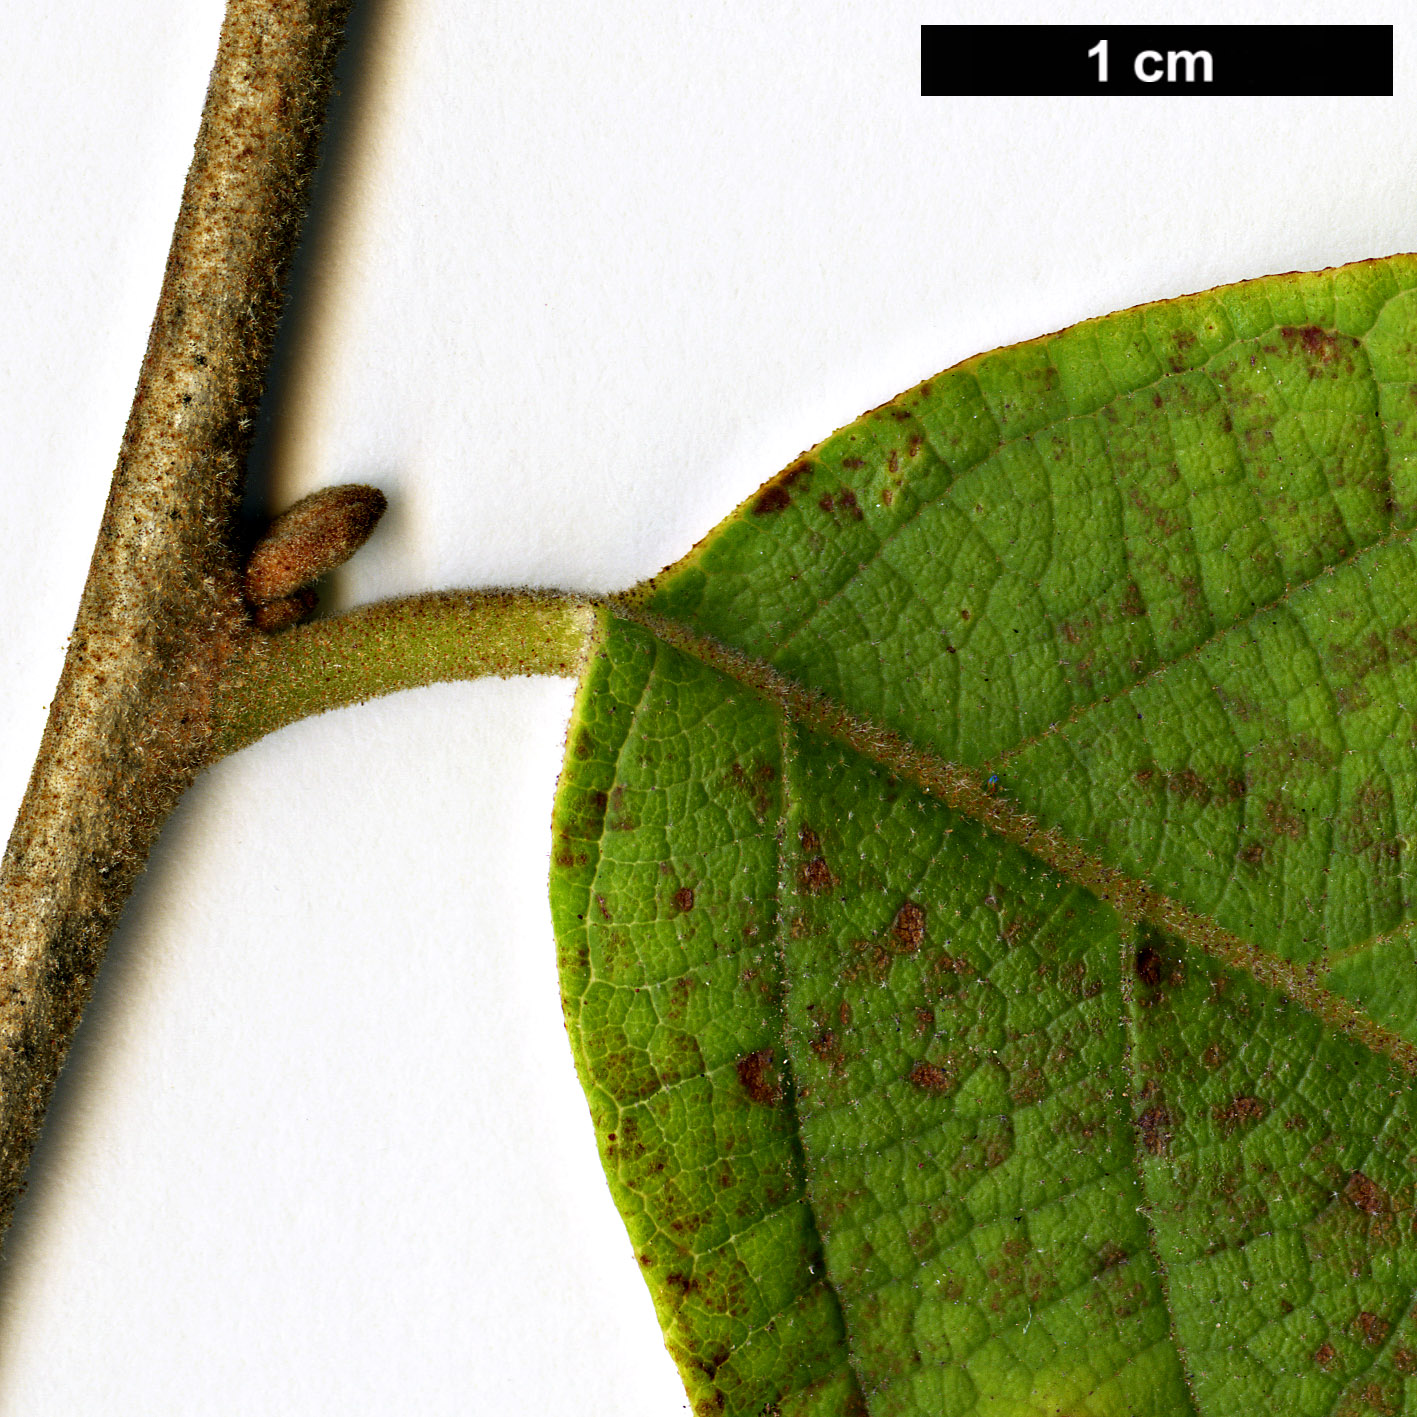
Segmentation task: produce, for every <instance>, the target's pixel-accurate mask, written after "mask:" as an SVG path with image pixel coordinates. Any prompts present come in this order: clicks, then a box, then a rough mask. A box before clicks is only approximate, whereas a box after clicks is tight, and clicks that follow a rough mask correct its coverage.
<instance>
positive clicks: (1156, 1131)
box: [1136, 1106, 1172, 1156]
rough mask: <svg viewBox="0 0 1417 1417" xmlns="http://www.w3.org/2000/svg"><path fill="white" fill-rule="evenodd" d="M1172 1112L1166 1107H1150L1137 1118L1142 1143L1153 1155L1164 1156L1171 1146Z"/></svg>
mask: <svg viewBox="0 0 1417 1417" xmlns="http://www.w3.org/2000/svg"><path fill="white" fill-rule="evenodd" d="M1171 1125H1172V1123H1171V1114H1170V1112H1168V1111H1167V1110H1166V1108H1165V1107H1161V1106H1157V1107H1148V1108H1147V1109H1146V1111H1145V1112H1143V1113H1142V1114H1141V1116H1140V1117H1138V1118H1137V1122H1136V1126H1137V1132H1138V1133H1139V1134H1140V1136H1141V1144H1142V1145H1143V1146H1144V1147H1145V1148H1146V1149H1147V1150H1148V1151H1149V1152H1150V1153H1151V1154H1152V1155H1153V1156H1162V1155H1164V1154H1165V1153H1166V1151H1168V1150H1169V1149H1170V1146H1171Z"/></svg>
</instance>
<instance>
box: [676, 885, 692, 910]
mask: <svg viewBox="0 0 1417 1417" xmlns="http://www.w3.org/2000/svg"><path fill="white" fill-rule="evenodd" d="M674 904H675V905H676V906H678V907H679V909H680V910H681V911H683V912H685V913H686V914H687V913H688V912H689V911H690V910H692V909H693V908H694V892H693V888H692V887H690V886H680V887H679V889H678V890H677V891H675V892H674Z"/></svg>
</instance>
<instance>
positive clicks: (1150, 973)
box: [1132, 945, 1162, 989]
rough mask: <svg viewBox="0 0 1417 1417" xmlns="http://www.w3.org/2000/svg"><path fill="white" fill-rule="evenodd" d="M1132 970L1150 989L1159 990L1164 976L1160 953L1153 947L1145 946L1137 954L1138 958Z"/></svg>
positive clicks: (1133, 962)
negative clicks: (1162, 975)
mask: <svg viewBox="0 0 1417 1417" xmlns="http://www.w3.org/2000/svg"><path fill="white" fill-rule="evenodd" d="M1132 969H1133V970H1134V971H1135V973H1136V976H1137V978H1138V979H1140V980H1141V982H1142V983H1143V984H1145V985H1146V987H1147V988H1148V989H1155V988H1158V987H1159V986H1160V984H1161V974H1162V959H1161V954H1160V951H1158V950H1157V949H1155V948H1154V947H1153V946H1151V945H1143V946H1142V947H1141V949H1139V950H1138V951H1137V952H1136V957H1135V959H1134V960H1133V961H1132Z"/></svg>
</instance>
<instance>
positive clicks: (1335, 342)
mask: <svg viewBox="0 0 1417 1417" xmlns="http://www.w3.org/2000/svg"><path fill="white" fill-rule="evenodd" d="M1279 336H1280V338H1281V339H1282V340H1283V341H1284V342H1285V343H1286V344H1287V345H1289V346H1290V348H1293V347H1294V346H1296V345H1297V346H1299V347H1300V348H1301V349H1303V351H1304V353H1305V354H1308V355H1311V356H1314V357H1316V358H1317V359H1318V360H1319V362H1320V363H1322V364H1331V363H1332V362H1333V361H1334V359H1335V358H1336V357H1337V355H1338V351H1339V349H1340V348H1341V347H1342V344H1343V336H1342V335H1337V334H1330V333H1329V332H1328V331H1327V330H1325V329H1321V328H1320V327H1319V326H1318V325H1302V326H1297V327H1296V326H1294V325H1284V326H1283V327H1282V328H1281V329H1280V331H1279Z"/></svg>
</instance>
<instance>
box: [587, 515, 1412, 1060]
mask: <svg viewBox="0 0 1417 1417" xmlns="http://www.w3.org/2000/svg"><path fill="white" fill-rule="evenodd" d="M1414 530H1417V529H1414ZM1403 534H1404V535H1409V536H1410V535H1412V534H1413V531H1408V532H1406V533H1403ZM1390 539H1391V538H1389V540H1390ZM1382 544H1386V543H1377V544H1375V546H1374V547H1371V548H1369V550H1376V549H1377V547H1378V546H1379V545H1382ZM1354 559H1355V560H1356V559H1357V558H1354ZM1346 564H1352V562H1348V563H1346ZM604 604H605V607H606V609H607V610H608V611H609V612H610V613H612V614H615V615H617V616H619V617H620V618H622V619H625V620H628V621H630V622H631V623H633V624H636V625H639V626H641V627H642V628H643V629H645V630H648V631H649V632H650V633H651V634H652V635H654V636H655V637H656V638H657V639H659V640H661V641H663V642H664V643H665V644H668V645H670V646H672V647H673V648H674V649H676V650H679V651H680V652H682V653H684V654H687V655H689V656H690V657H692V658H694V659H696V660H698V661H699V662H700V663H703V664H705V665H707V666H708V667H709V668H711V669H713V670H715V671H717V672H718V673H720V674H723V675H724V676H725V677H727V678H729V679H732V680H734V681H735V682H737V683H739V684H742V685H743V686H744V688H746V689H749V690H751V691H753V692H754V693H756V694H758V695H759V696H761V697H762V698H764V699H766V700H768V701H769V702H770V703H773V704H775V705H777V706H778V707H779V709H780V710H781V711H782V712H784V713H785V714H787V715H789V716H791V717H792V718H793V719H795V720H796V721H798V722H799V723H802V724H803V725H805V726H806V727H808V728H810V729H812V730H814V731H816V732H819V733H822V734H824V735H825V736H827V737H829V738H832V739H834V740H835V741H836V742H839V743H841V744H843V745H845V746H846V747H849V748H851V749H852V750H853V751H855V752H857V753H859V754H861V755H862V756H863V757H866V758H868V759H869V760H871V761H872V762H875V763H877V764H879V765H880V766H881V767H883V768H885V769H886V770H887V771H889V772H891V773H893V774H895V775H896V776H898V777H900V778H903V779H905V780H906V781H908V782H910V783H912V784H913V785H914V786H916V787H917V788H919V789H920V790H921V791H922V792H925V793H927V794H928V795H929V796H931V797H934V798H937V799H938V800H940V801H942V802H944V803H945V805H946V806H948V807H950V808H951V809H952V810H954V811H956V812H959V813H960V814H961V815H962V816H966V817H968V818H970V819H971V820H973V821H975V822H976V823H978V824H979V825H980V826H981V827H982V828H983V829H984V830H985V831H986V832H988V833H990V834H991V835H993V836H996V837H998V838H1000V839H1002V840H1004V841H1008V842H1010V843H1011V844H1013V845H1015V846H1018V847H1019V848H1021V849H1022V850H1024V851H1026V852H1028V854H1029V855H1031V856H1033V857H1034V858H1035V859H1037V860H1039V861H1041V862H1042V863H1043V864H1044V865H1046V866H1048V867H1049V868H1050V869H1051V870H1053V871H1055V872H1056V873H1057V874H1059V875H1060V876H1062V877H1063V878H1064V879H1065V880H1068V881H1070V882H1071V883H1072V884H1074V885H1077V886H1080V887H1082V888H1083V889H1084V890H1086V891H1088V892H1090V893H1091V894H1092V895H1094V896H1095V897H1097V898H1098V899H1099V900H1101V901H1102V902H1104V903H1105V904H1108V905H1110V906H1112V908H1113V909H1115V910H1116V911H1117V913H1118V914H1119V915H1120V916H1121V917H1122V918H1123V919H1124V920H1132V921H1140V920H1144V921H1146V922H1148V923H1149V924H1151V925H1154V926H1156V927H1157V928H1158V929H1161V930H1164V931H1166V932H1168V933H1169V934H1171V935H1173V936H1175V937H1176V938H1177V939H1179V940H1181V941H1183V942H1184V943H1185V944H1188V945H1190V946H1192V947H1194V948H1196V949H1198V950H1201V951H1202V952H1203V953H1205V954H1206V955H1208V956H1210V957H1211V958H1213V959H1215V960H1218V961H1219V962H1220V963H1221V964H1223V965H1225V966H1226V967H1228V968H1230V969H1234V970H1237V971H1240V972H1241V973H1243V974H1245V975H1248V976H1249V977H1250V978H1252V979H1254V980H1255V981H1256V982H1257V983H1258V984H1260V985H1261V986H1262V987H1264V988H1267V989H1272V990H1274V991H1275V992H1277V993H1279V994H1281V995H1282V996H1284V997H1285V998H1287V999H1289V1000H1291V1001H1292V1002H1294V1003H1295V1004H1297V1005H1299V1007H1301V1008H1303V1009H1305V1010H1307V1011H1308V1012H1310V1013H1312V1014H1314V1015H1315V1016H1316V1017H1318V1018H1319V1019H1320V1020H1321V1021H1322V1022H1323V1023H1324V1024H1326V1025H1327V1026H1328V1027H1330V1028H1334V1029H1336V1030H1338V1031H1339V1032H1340V1033H1342V1034H1344V1035H1345V1036H1346V1037H1347V1038H1349V1039H1350V1040H1351V1041H1353V1042H1355V1043H1358V1044H1360V1045H1361V1046H1363V1047H1364V1048H1366V1049H1368V1050H1369V1051H1370V1052H1372V1053H1374V1054H1377V1055H1379V1056H1381V1057H1385V1058H1388V1059H1390V1060H1391V1061H1392V1062H1394V1063H1396V1064H1397V1065H1398V1066H1399V1067H1401V1068H1402V1069H1403V1070H1404V1071H1405V1072H1406V1073H1408V1074H1409V1075H1410V1076H1413V1077H1417V1043H1412V1042H1410V1041H1408V1040H1407V1039H1405V1038H1403V1037H1401V1035H1399V1034H1397V1033H1395V1032H1393V1031H1392V1030H1391V1029H1387V1028H1384V1027H1383V1026H1382V1025H1380V1024H1378V1023H1377V1022H1375V1021H1374V1020H1373V1019H1372V1018H1371V1017H1369V1016H1368V1015H1367V1014H1366V1013H1365V1012H1364V1011H1363V1010H1361V1009H1360V1008H1359V1007H1358V1006H1357V1005H1355V1004H1354V1003H1352V1002H1351V1001H1350V1000H1348V999H1345V998H1343V997H1342V996H1341V995H1338V994H1335V993H1333V992H1332V991H1331V990H1329V989H1326V988H1324V987H1323V986H1322V985H1321V984H1319V983H1317V982H1316V980H1315V978H1314V977H1313V975H1312V972H1311V971H1309V970H1307V969H1303V968H1300V967H1299V966H1297V965H1295V964H1292V963H1290V962H1289V961H1287V960H1284V959H1280V958H1279V957H1277V956H1275V955H1271V954H1269V953H1268V952H1267V951H1265V950H1262V949H1261V948H1260V947H1259V946H1257V945H1256V944H1254V943H1253V941H1250V940H1247V939H1245V938H1244V937H1242V936H1240V935H1237V934H1235V933H1234V932H1233V931H1230V930H1226V929H1224V928H1223V927H1222V926H1220V925H1218V924H1217V923H1216V922H1215V921H1214V920H1211V919H1210V918H1209V917H1207V916H1205V915H1203V914H1201V913H1200V912H1199V911H1197V910H1193V909H1192V908H1191V907H1190V906H1187V905H1184V904H1183V903H1181V902H1180V901H1178V900H1176V899H1174V898H1173V897H1171V896H1168V895H1166V894H1165V893H1164V892H1162V891H1160V890H1158V889H1157V888H1156V887H1155V886H1152V885H1150V884H1149V883H1147V882H1146V881H1143V880H1140V879H1138V878H1137V877H1135V876H1132V875H1130V874H1129V873H1127V872H1125V871H1123V870H1121V869H1120V868H1118V867H1115V866H1109V865H1108V864H1107V863H1106V862H1104V861H1102V860H1101V859H1100V858H1099V857H1097V856H1096V855H1094V854H1092V853H1091V852H1089V851H1087V850H1085V849H1084V848H1083V847H1082V846H1080V845H1079V844H1078V843H1077V842H1075V841H1072V840H1070V839H1068V838H1065V837H1064V836H1063V834H1062V833H1061V832H1060V831H1058V830H1057V829H1056V828H1048V829H1045V828H1043V827H1041V826H1040V825H1039V824H1038V822H1037V820H1036V819H1035V818H1034V817H1032V816H1031V815H1029V814H1028V813H1027V812H1025V811H1024V810H1023V809H1022V808H1021V807H1019V806H1017V805H1016V804H1015V803H1013V802H1012V801H1010V800H1009V799H1008V798H1007V797H1006V796H1004V795H1002V794H999V795H996V794H994V793H991V792H990V791H989V790H988V788H987V786H986V782H987V777H988V773H987V771H986V770H984V769H980V768H971V767H967V766H965V765H963V764H960V763H954V762H950V761H948V760H946V759H944V758H942V757H939V756H938V755H936V754H935V753H932V752H930V751H929V750H928V749H924V748H921V747H919V746H917V745H916V744H914V743H912V742H910V741H909V740H908V739H906V738H904V737H903V736H902V735H901V734H899V733H897V732H896V731H895V730H893V729H890V728H886V727H884V726H882V725H880V724H878V723H876V722H875V721H874V720H872V719H870V718H868V717H865V716H863V715H860V714H854V713H852V712H850V711H849V710H848V709H846V708H845V707H843V706H842V705H841V704H839V703H837V702H836V701H835V700H833V699H831V698H829V697H827V696H826V695H825V694H822V693H819V692H816V691H814V690H810V689H806V688H804V687H803V686H802V685H800V684H798V683H797V682H796V681H794V680H792V679H789V678H787V677H786V676H785V675H783V674H782V673H781V672H780V671H779V670H777V669H776V668H774V667H773V666H772V665H771V664H769V663H767V662H766V661H764V660H761V659H755V658H753V657H751V656H748V655H745V654H742V653H741V652H740V651H738V650H735V649H732V648H730V647H729V646H727V645H724V644H723V643H721V642H720V641H718V640H715V639H712V638H711V637H709V636H706V635H703V634H700V633H698V632H697V631H695V630H692V629H690V628H689V627H688V626H686V625H684V624H683V623H682V622H680V621H677V620H671V619H669V618H667V617H665V616H662V615H658V614H655V613H654V612H652V611H648V610H645V609H642V608H641V607H639V606H637V605H636V604H634V603H633V601H632V600H630V599H629V598H628V597H625V596H611V597H607V599H606V600H605V602H604ZM1242 623H1245V622H1242ZM1238 628H1240V626H1239V625H1237V626H1232V627H1231V629H1232V630H1234V629H1238ZM1118 697H1121V695H1118Z"/></svg>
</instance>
